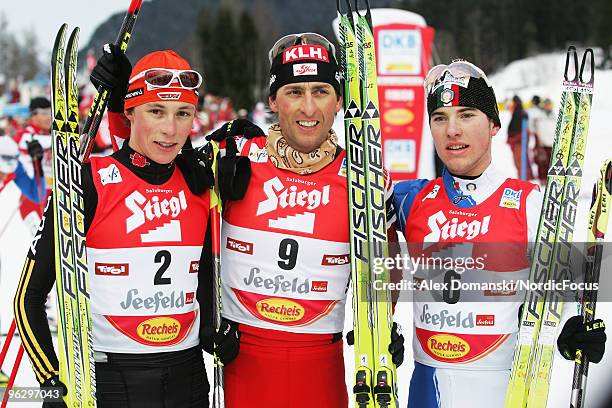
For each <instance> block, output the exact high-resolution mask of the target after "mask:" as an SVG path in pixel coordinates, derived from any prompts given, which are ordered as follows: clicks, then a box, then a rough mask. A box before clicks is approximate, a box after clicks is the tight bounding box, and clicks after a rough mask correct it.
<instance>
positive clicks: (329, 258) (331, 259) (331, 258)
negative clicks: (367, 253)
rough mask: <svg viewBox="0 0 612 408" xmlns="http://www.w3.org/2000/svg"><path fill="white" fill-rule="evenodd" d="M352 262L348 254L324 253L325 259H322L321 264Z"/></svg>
mask: <svg viewBox="0 0 612 408" xmlns="http://www.w3.org/2000/svg"><path fill="white" fill-rule="evenodd" d="M349 262H350V259H349V256H348V254H344V255H323V260H322V261H321V265H324V266H330V265H345V264H347V263H349Z"/></svg>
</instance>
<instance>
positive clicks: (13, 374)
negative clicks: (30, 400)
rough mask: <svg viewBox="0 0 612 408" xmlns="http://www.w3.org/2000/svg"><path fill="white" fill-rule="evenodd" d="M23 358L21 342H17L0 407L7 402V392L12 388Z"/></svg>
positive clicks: (3, 406) (2, 407)
mask: <svg viewBox="0 0 612 408" xmlns="http://www.w3.org/2000/svg"><path fill="white" fill-rule="evenodd" d="M22 358H23V344H21V343H19V351H17V357H16V358H15V365H14V366H13V370H12V371H11V376H10V377H9V381H8V384H6V389H5V390H4V398H2V405H0V408H5V407H6V404H7V403H8V399H9V394H10V391H11V388H13V384H14V383H15V378H16V377H17V371H19V366H20V365H21V359H22Z"/></svg>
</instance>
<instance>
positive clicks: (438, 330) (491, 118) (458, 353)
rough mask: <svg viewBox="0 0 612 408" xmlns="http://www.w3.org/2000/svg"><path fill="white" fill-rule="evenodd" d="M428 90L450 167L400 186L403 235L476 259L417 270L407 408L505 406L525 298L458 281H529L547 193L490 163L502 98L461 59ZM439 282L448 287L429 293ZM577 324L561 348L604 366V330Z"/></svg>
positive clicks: (432, 119)
mask: <svg viewBox="0 0 612 408" xmlns="http://www.w3.org/2000/svg"><path fill="white" fill-rule="evenodd" d="M425 88H426V92H427V111H428V113H429V124H430V128H431V133H432V136H433V139H434V145H435V147H436V151H437V153H438V155H439V156H440V158H441V160H442V162H443V163H444V165H445V167H446V168H445V170H444V172H443V175H442V177H440V178H437V179H435V180H410V181H405V182H400V183H398V184H397V185H396V186H395V188H394V192H395V208H396V210H397V218H398V225H399V229H400V230H401V231H402V232H403V233H404V236H405V237H406V241H407V242H408V246H409V248H411V252H412V251H415V252H416V253H418V256H424V257H427V258H429V259H436V258H438V259H441V258H443V257H448V256H450V258H451V259H453V260H455V261H456V260H458V259H459V258H463V259H468V258H471V259H472V261H471V264H472V266H470V267H465V266H464V267H462V268H454V269H453V268H450V267H449V268H438V270H436V269H433V268H432V269H429V268H423V267H422V268H420V269H418V270H417V271H416V272H415V275H414V277H413V280H414V282H415V283H417V284H418V289H416V290H415V291H414V302H413V311H414V312H413V316H414V318H413V319H414V336H413V351H414V359H415V369H414V372H413V374H412V379H411V382H410V391H409V401H408V407H410V408H438V407H442V408H464V407H473V408H484V407H487V408H501V407H503V406H504V399H505V397H506V386H507V384H508V380H509V377H510V368H511V366H512V359H513V355H514V347H515V344H516V339H517V332H518V327H519V318H520V313H519V308H520V306H521V304H522V302H523V300H524V292H521V291H517V290H515V289H513V287H510V288H509V289H508V290H495V289H491V290H484V291H478V290H468V291H464V290H461V289H460V288H461V286H460V285H456V283H470V282H471V283H485V282H498V283H501V281H502V280H507V281H512V280H515V281H516V280H526V279H527V277H528V274H529V258H528V251H529V249H528V243H530V242H531V243H532V242H534V240H535V236H536V232H537V228H538V223H539V217H540V208H541V202H542V193H541V192H540V191H539V188H538V187H537V186H535V185H534V184H531V183H529V182H525V181H520V180H516V179H511V178H506V177H504V176H503V175H502V174H501V173H500V172H498V171H497V170H496V169H495V168H494V166H493V164H492V158H491V142H492V138H493V137H494V136H495V135H496V134H497V132H498V131H499V129H500V126H501V123H500V120H499V114H498V109H497V102H496V99H495V93H494V91H493V88H492V87H491V84H490V83H489V80H488V79H487V77H486V75H485V74H484V72H482V70H480V68H478V67H476V66H475V65H473V64H471V63H469V62H467V61H462V60H459V61H455V62H453V63H451V64H449V65H438V66H435V67H433V68H432V69H431V70H430V71H429V73H428V75H427V77H426V79H425ZM456 265H459V264H458V263H457V264H456ZM432 281H437V282H438V283H445V284H448V286H447V287H446V288H445V289H443V290H442V291H441V292H436V291H434V290H430V289H427V288H432ZM423 285H429V286H423ZM570 309H571V307H570V306H569V305H568V306H567V308H566V311H567V310H570ZM574 321H575V318H571V319H569V320H568V321H567V322H566V324H565V326H564V328H563V330H562V332H561V334H560V336H559V341H558V345H559V348H560V350H561V352H562V353H563V355H564V357H566V358H568V359H569V358H571V359H573V358H574V354H575V351H576V348H580V349H583V350H588V351H587V352H588V353H589V354H590V355H589V360H590V361H594V362H598V361H599V360H601V357H602V355H603V347H604V342H605V333H603V328H599V329H597V330H589V329H588V328H587V327H585V326H584V325H582V324H580V325H576V324H573V323H572V322H574ZM592 358H593V359H592Z"/></svg>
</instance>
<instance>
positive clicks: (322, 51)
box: [283, 44, 329, 64]
mask: <svg viewBox="0 0 612 408" xmlns="http://www.w3.org/2000/svg"><path fill="white" fill-rule="evenodd" d="M305 59H307V60H317V61H323V62H329V54H328V53H327V49H326V48H325V47H323V46H322V45H308V44H304V45H296V46H294V47H290V48H287V49H286V50H285V51H284V52H283V64H286V63H288V62H293V61H299V60H305Z"/></svg>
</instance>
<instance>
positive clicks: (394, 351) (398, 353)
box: [346, 322, 404, 367]
mask: <svg viewBox="0 0 612 408" xmlns="http://www.w3.org/2000/svg"><path fill="white" fill-rule="evenodd" d="M346 342H347V343H348V345H349V346H352V345H353V344H355V332H354V331H353V330H351V331H350V332H348V333H347V334H346ZM389 353H391V360H392V361H393V364H395V367H399V366H401V365H402V363H403V362H404V335H403V334H402V327H401V326H400V325H399V324H397V323H395V322H394V323H393V326H392V327H391V343H390V344H389Z"/></svg>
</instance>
